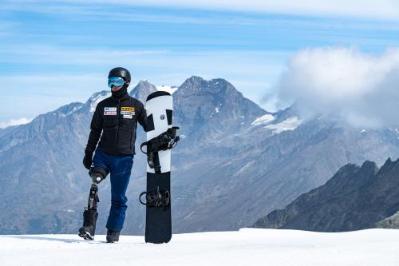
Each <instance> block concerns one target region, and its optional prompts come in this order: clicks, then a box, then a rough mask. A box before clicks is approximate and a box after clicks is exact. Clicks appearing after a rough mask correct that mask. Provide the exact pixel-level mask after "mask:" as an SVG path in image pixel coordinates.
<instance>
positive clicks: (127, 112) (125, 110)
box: [121, 106, 135, 119]
mask: <svg viewBox="0 0 399 266" xmlns="http://www.w3.org/2000/svg"><path fill="white" fill-rule="evenodd" d="M134 114H135V110H134V107H131V106H122V107H121V115H123V118H129V119H132V116H133V115H134ZM125 116H126V117H125Z"/></svg>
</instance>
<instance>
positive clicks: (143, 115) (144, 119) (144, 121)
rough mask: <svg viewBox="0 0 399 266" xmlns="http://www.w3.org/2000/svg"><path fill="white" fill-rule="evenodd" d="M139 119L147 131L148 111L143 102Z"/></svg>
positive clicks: (140, 105)
mask: <svg viewBox="0 0 399 266" xmlns="http://www.w3.org/2000/svg"><path fill="white" fill-rule="evenodd" d="M137 121H139V123H140V125H141V126H142V127H143V129H144V131H145V132H147V128H148V127H147V112H146V111H145V108H144V105H143V104H142V103H140V104H139V112H138V116H137Z"/></svg>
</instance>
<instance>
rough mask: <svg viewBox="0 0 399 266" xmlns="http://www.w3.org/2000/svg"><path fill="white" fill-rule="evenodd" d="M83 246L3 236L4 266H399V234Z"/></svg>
mask: <svg viewBox="0 0 399 266" xmlns="http://www.w3.org/2000/svg"><path fill="white" fill-rule="evenodd" d="M104 239H105V236H103V235H99V236H96V240H95V241H91V242H90V241H89V242H87V241H84V240H82V239H80V238H79V237H78V236H75V235H14V236H12V235H3V236H0V265H2V266H13V265H18V266H20V265H31V266H35V265H40V266H47V265H51V266H53V265H58V266H64V265H73V266H78V265H84V266H89V265H93V266H109V265H118V266H123V265H129V266H130V265H137V266H141V265H173V266H178V265H184V266H186V265H190V266H196V265H218V266H220V265H277V266H279V265H297V266H298V265H304V266H305V265H306V266H309V265H340V266H343V265H362V266H367V265H385V266H389V265H398V264H399V252H398V251H399V230H389V229H372V230H363V231H355V232H348V233H314V232H306V231H295V230H276V229H274V230H273V229H269V230H268V229H242V230H240V231H233V232H212V233H192V234H176V235H174V236H173V238H172V241H171V242H170V243H168V244H163V245H154V244H145V243H144V238H143V237H139V236H121V240H120V242H119V243H115V244H107V243H105V242H104Z"/></svg>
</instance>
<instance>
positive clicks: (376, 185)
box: [255, 159, 399, 232]
mask: <svg viewBox="0 0 399 266" xmlns="http://www.w3.org/2000/svg"><path fill="white" fill-rule="evenodd" d="M398 210H399V160H397V161H395V162H392V161H391V160H390V159H388V160H387V161H386V162H385V164H384V165H383V166H382V167H381V168H380V169H379V168H378V167H377V165H376V164H375V163H374V162H370V161H366V162H365V163H363V165H362V166H361V167H359V166H356V165H353V164H348V165H346V166H344V167H342V168H341V169H340V170H339V171H338V172H337V173H336V174H335V175H334V176H333V177H332V178H331V179H330V180H329V181H328V182H327V183H326V184H324V185H323V186H321V187H318V188H316V189H313V190H311V191H310V192H308V193H304V194H302V195H301V196H299V197H298V198H297V199H296V200H294V201H293V202H292V203H290V204H289V205H288V206H287V207H286V208H284V209H281V210H275V211H273V212H271V213H269V214H268V215H267V216H266V217H263V218H261V219H259V220H258V221H257V222H256V223H255V226H256V227H267V228H292V229H301V230H312V231H333V232H336V231H349V230H358V229H364V228H371V227H375V226H376V223H378V222H379V221H381V220H383V219H384V218H387V217H390V216H392V215H394V214H395V213H396V212H397V211H398ZM396 219H397V215H396V216H395V215H394V216H392V217H390V218H388V219H386V220H384V221H383V222H380V223H379V225H381V226H384V225H385V227H389V225H390V226H392V227H394V225H395V224H396V222H395V220H396Z"/></svg>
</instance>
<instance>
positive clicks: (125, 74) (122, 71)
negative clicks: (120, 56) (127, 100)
mask: <svg viewBox="0 0 399 266" xmlns="http://www.w3.org/2000/svg"><path fill="white" fill-rule="evenodd" d="M110 77H121V78H123V79H124V80H125V82H126V83H127V84H129V83H130V80H131V77H130V73H129V70H127V69H126V68H123V67H115V68H113V69H111V71H110V72H109V74H108V78H110Z"/></svg>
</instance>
